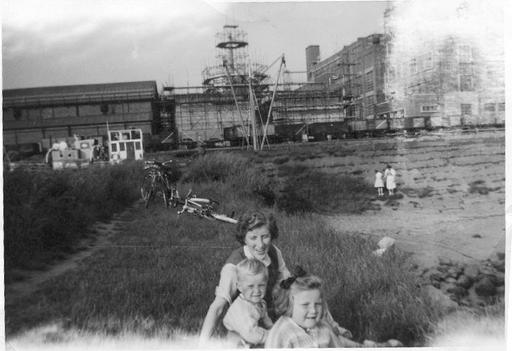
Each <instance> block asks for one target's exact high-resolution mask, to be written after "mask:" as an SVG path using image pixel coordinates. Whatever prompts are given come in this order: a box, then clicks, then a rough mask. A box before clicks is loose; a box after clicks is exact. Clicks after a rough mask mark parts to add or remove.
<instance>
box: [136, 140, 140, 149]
mask: <svg viewBox="0 0 512 351" xmlns="http://www.w3.org/2000/svg"><path fill="white" fill-rule="evenodd" d="M135 150H140V141H137V142H135Z"/></svg>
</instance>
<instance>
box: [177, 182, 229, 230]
mask: <svg viewBox="0 0 512 351" xmlns="http://www.w3.org/2000/svg"><path fill="white" fill-rule="evenodd" d="M191 193H192V190H189V192H188V194H187V195H186V196H185V198H184V199H183V200H181V199H178V203H179V204H181V205H182V207H181V210H178V212H177V213H178V215H181V214H183V213H191V214H194V215H196V216H199V217H201V218H206V219H211V220H213V219H216V220H218V221H221V222H226V223H231V224H237V223H238V221H237V220H236V219H234V218H232V217H233V215H234V213H233V214H232V215H231V216H226V215H224V214H219V213H215V212H214V210H215V209H214V207H215V205H218V204H219V203H218V202H217V201H215V200H212V199H208V198H200V197H197V196H196V195H191Z"/></svg>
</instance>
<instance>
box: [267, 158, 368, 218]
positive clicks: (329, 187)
mask: <svg viewBox="0 0 512 351" xmlns="http://www.w3.org/2000/svg"><path fill="white" fill-rule="evenodd" d="M280 174H281V175H282V176H286V175H287V180H286V183H285V186H284V187H283V189H282V191H281V194H280V196H278V198H277V200H276V203H277V207H278V208H279V209H282V210H284V211H286V212H288V213H296V212H303V211H314V212H327V213H332V212H336V213H360V212H363V211H365V210H367V209H369V208H370V207H371V201H372V198H373V197H372V196H373V188H372V187H371V185H370V184H368V183H366V182H365V180H364V179H362V178H359V177H353V176H347V175H338V174H329V173H323V172H319V171H316V170H311V169H307V168H305V167H304V166H301V165H299V166H295V167H293V166H289V167H285V168H281V169H280Z"/></svg>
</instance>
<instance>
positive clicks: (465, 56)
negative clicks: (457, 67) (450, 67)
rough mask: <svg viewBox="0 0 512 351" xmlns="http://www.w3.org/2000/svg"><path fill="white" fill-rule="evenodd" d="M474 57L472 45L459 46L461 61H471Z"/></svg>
mask: <svg viewBox="0 0 512 351" xmlns="http://www.w3.org/2000/svg"><path fill="white" fill-rule="evenodd" d="M472 59H473V53H472V50H471V46H469V45H460V46H459V61H461V62H469V61H471V60H472Z"/></svg>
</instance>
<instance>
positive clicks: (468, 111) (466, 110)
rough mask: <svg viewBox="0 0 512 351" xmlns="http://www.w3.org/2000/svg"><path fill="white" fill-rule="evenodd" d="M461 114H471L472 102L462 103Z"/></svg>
mask: <svg viewBox="0 0 512 351" xmlns="http://www.w3.org/2000/svg"><path fill="white" fill-rule="evenodd" d="M460 114H461V115H463V116H471V104H460Z"/></svg>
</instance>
